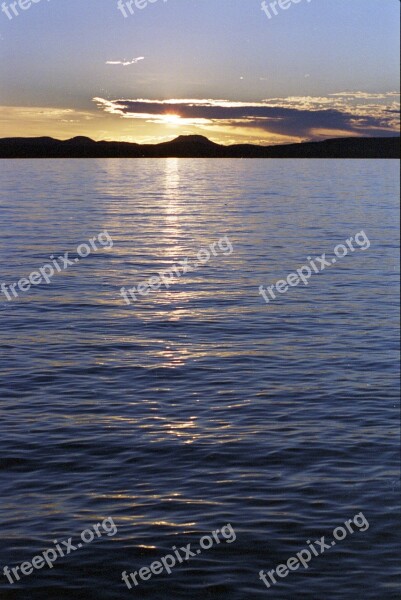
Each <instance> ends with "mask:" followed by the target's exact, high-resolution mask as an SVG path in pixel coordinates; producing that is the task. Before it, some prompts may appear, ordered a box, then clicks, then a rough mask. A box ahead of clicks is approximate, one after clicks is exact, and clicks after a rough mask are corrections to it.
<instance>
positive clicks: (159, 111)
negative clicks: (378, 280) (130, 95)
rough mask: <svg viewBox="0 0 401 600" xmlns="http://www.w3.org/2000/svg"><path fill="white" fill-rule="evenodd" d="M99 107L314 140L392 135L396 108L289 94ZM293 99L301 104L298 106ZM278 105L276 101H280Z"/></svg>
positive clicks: (117, 102) (141, 116)
mask: <svg viewBox="0 0 401 600" xmlns="http://www.w3.org/2000/svg"><path fill="white" fill-rule="evenodd" d="M95 101H96V102H98V104H99V106H100V107H102V108H103V109H104V110H106V111H107V112H110V113H113V114H116V115H120V116H123V117H125V118H137V119H147V120H152V117H155V118H160V119H163V117H166V116H167V115H179V116H180V117H181V118H183V119H187V120H188V122H190V121H194V124H199V123H200V121H199V120H204V122H205V123H209V124H213V125H222V126H225V127H227V126H232V127H239V128H252V129H254V128H257V129H260V130H263V131H265V132H269V133H274V134H279V135H283V136H291V137H294V136H296V137H300V138H304V139H313V138H315V137H319V134H318V133H316V132H325V133H326V135H328V134H329V133H330V131H333V135H338V132H339V131H341V132H344V133H350V134H355V135H366V136H369V135H370V136H377V135H382V136H385V135H395V133H396V131H397V130H396V118H395V117H394V114H396V113H397V112H399V111H398V110H396V109H395V108H394V106H393V107H391V108H389V106H388V105H385V104H370V105H366V104H360V105H358V103H357V101H355V102H354V103H349V104H345V101H344V99H337V98H318V99H314V98H300V99H296V98H291V99H288V100H286V99H281V100H274V101H270V103H269V101H265V102H262V103H249V104H247V103H240V102H228V101H214V100H210V101H207V100H199V101H189V100H188V101H185V100H182V101H179V100H175V101H157V100H154V101H153V100H141V99H139V100H122V99H120V100H114V101H107V100H103V99H101V98H96V99H95ZM297 101H298V105H299V107H297ZM278 104H280V105H278Z"/></svg>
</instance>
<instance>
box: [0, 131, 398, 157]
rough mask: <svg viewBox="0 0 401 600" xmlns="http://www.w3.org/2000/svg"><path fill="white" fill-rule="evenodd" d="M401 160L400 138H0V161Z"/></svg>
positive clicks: (192, 136) (188, 136)
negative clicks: (225, 141)
mask: <svg viewBox="0 0 401 600" xmlns="http://www.w3.org/2000/svg"><path fill="white" fill-rule="evenodd" d="M167 157H181V158H400V138H399V137H386V138H356V137H353V138H337V139H329V140H325V141H323V142H306V143H301V144H286V145H279V146H257V145H252V144H234V145H233V146H222V145H220V144H215V143H214V142H211V141H210V140H209V139H208V138H206V137H204V136H202V135H180V136H179V137H178V138H176V139H174V140H172V141H170V142H163V143H161V144H130V143H128V142H104V141H101V142H95V141H93V140H91V139H90V138H88V137H83V136H78V137H74V138H72V139H70V140H64V141H61V140H55V139H53V138H49V137H39V138H3V139H0V158H167Z"/></svg>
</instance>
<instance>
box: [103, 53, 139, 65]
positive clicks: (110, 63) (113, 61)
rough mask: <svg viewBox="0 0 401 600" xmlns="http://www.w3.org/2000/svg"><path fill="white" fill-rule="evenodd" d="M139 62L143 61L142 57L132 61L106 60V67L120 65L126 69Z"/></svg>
mask: <svg viewBox="0 0 401 600" xmlns="http://www.w3.org/2000/svg"><path fill="white" fill-rule="evenodd" d="M140 60H145V57H144V56H138V57H137V58H133V59H132V60H108V61H106V65H121V66H122V67H128V66H129V65H136V63H138V62H139V61H140Z"/></svg>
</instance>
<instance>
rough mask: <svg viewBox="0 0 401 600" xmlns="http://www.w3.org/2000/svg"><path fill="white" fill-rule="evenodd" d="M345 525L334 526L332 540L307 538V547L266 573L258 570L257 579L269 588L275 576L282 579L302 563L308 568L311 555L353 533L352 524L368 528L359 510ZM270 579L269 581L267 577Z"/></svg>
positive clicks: (363, 529)
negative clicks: (311, 539) (312, 540)
mask: <svg viewBox="0 0 401 600" xmlns="http://www.w3.org/2000/svg"><path fill="white" fill-rule="evenodd" d="M344 525H345V527H342V526H340V527H336V528H335V529H334V531H333V537H334V540H330V539H329V540H327V541H326V537H325V536H324V535H323V536H322V537H321V538H320V540H315V541H314V542H311V541H310V540H307V542H306V543H307V544H308V549H306V548H304V549H303V550H300V552H297V554H296V556H291V557H290V558H289V559H288V560H287V562H286V563H283V564H281V565H278V566H277V567H276V568H275V569H272V570H271V571H269V572H268V573H267V574H266V573H265V572H264V571H260V572H259V579H260V580H261V581H263V583H264V584H265V586H266V587H267V588H270V587H271V586H272V584H273V585H275V584H276V583H277V580H276V577H279V578H280V579H284V578H285V577H287V576H288V575H289V574H290V572H291V571H297V570H298V569H299V567H300V566H301V565H302V566H303V568H304V569H309V563H310V561H311V560H312V557H313V556H321V555H322V554H324V553H325V552H326V550H330V548H332V547H333V546H335V545H336V543H337V542H342V541H343V540H345V538H346V537H347V535H348V533H350V534H351V535H352V534H353V533H354V528H353V526H355V527H357V529H358V531H367V529H369V522H368V521H367V519H366V517H365V515H364V514H363V513H362V512H360V513H358V514H357V515H355V516H354V517H353V518H352V519H348V521H345V522H344ZM268 578H269V579H270V581H269V579H268Z"/></svg>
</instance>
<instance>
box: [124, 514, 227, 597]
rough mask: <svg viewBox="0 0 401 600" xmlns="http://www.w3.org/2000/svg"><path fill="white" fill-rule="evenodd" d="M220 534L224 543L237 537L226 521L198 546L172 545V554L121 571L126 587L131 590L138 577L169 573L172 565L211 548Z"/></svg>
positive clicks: (218, 540) (219, 540) (145, 577)
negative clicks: (129, 569)
mask: <svg viewBox="0 0 401 600" xmlns="http://www.w3.org/2000/svg"><path fill="white" fill-rule="evenodd" d="M220 536H221V538H222V539H223V540H224V541H225V542H226V544H232V543H233V542H235V540H236V539H237V536H236V533H235V531H234V529H233V528H232V526H231V524H230V523H228V524H227V525H225V526H224V527H222V528H221V530H220V529H216V531H213V532H212V533H211V535H204V536H203V537H202V538H201V539H200V540H199V546H200V548H193V549H192V544H187V545H186V546H182V547H181V548H177V547H176V546H173V547H172V551H173V552H174V554H166V555H165V556H163V558H161V559H160V560H159V561H155V562H153V563H152V564H151V565H150V567H149V568H148V567H142V569H139V571H135V572H134V573H130V574H129V575H128V574H127V571H124V572H123V573H122V580H123V582H124V583H125V585H126V586H127V588H128V589H129V590H131V589H132V583H133V584H134V585H135V587H137V586H138V585H139V583H140V581H138V577H139V578H140V579H142V581H149V579H150V578H151V577H152V576H153V575H161V574H162V573H163V572H165V573H167V574H168V575H170V574H171V572H172V569H174V567H176V566H178V565H180V564H182V563H183V562H185V561H187V560H191V558H196V557H197V556H199V555H200V554H202V550H210V548H212V547H213V546H214V545H215V544H216V545H217V544H220V543H221V539H220Z"/></svg>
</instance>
